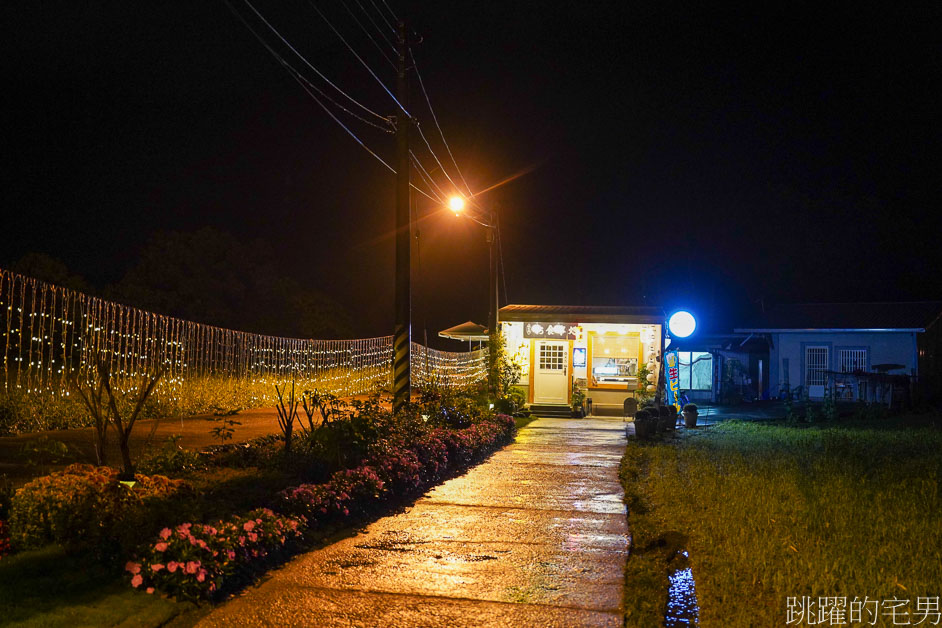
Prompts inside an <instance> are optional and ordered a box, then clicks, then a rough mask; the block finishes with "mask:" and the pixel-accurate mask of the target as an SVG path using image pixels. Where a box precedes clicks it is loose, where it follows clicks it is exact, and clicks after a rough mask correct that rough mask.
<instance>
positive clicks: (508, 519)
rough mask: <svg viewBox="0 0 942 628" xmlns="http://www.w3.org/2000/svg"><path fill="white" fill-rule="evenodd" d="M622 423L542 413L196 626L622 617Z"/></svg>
mask: <svg viewBox="0 0 942 628" xmlns="http://www.w3.org/2000/svg"><path fill="white" fill-rule="evenodd" d="M624 447H625V438H624V429H623V425H622V423H621V420H620V419H616V420H608V419H600V420H581V421H580V420H565V419H539V420H537V421H535V422H533V423H531V424H530V426H529V427H528V428H526V429H525V430H523V432H522V433H521V435H520V437H519V438H518V442H516V443H514V444H512V445H510V446H508V447H507V448H505V449H504V450H502V451H500V452H497V453H496V454H494V456H492V457H491V459H490V460H488V461H487V462H486V463H484V464H482V465H479V466H477V467H475V468H474V469H471V470H470V471H468V472H467V473H466V474H464V475H463V476H460V477H458V478H455V479H453V480H450V481H448V482H446V483H444V484H442V485H440V486H438V487H436V488H434V489H432V490H431V491H429V492H428V493H427V494H426V495H425V496H424V497H422V498H421V499H419V500H418V501H417V502H416V503H415V505H414V506H413V507H411V508H408V509H406V510H405V512H402V513H400V514H397V515H394V516H390V517H385V518H383V519H380V520H378V521H376V522H375V523H373V524H371V525H370V526H368V527H367V528H366V529H365V530H363V531H362V532H361V533H360V534H358V535H356V536H353V537H350V538H347V539H343V540H341V541H338V542H337V543H334V544H332V545H330V546H328V547H325V548H323V549H320V550H317V551H314V552H310V553H308V554H305V555H303V556H300V557H298V558H297V559H296V560H294V561H292V562H291V563H289V564H288V565H286V566H285V567H284V568H283V569H281V570H279V571H278V572H276V573H274V574H273V575H272V577H271V578H269V580H268V581H266V582H265V583H263V584H262V585H260V586H259V587H257V588H256V589H253V590H250V591H248V592H246V594H245V595H244V596H242V597H241V598H239V599H237V600H233V601H231V602H229V603H227V604H225V605H223V606H221V607H220V608H218V609H216V610H215V611H214V612H213V613H211V614H210V615H209V616H208V617H207V618H206V619H205V625H208V626H222V625H224V624H225V625H227V626H231V625H258V624H292V625H317V626H336V625H344V626H349V625H366V626H372V625H383V626H415V625H421V626H480V625H508V626H510V625H527V626H529V625H539V626H620V625H622V621H623V619H622V612H621V598H622V589H623V584H624V576H623V567H624V561H625V558H626V554H627V550H628V531H627V524H626V519H625V510H624V506H623V505H622V501H621V499H622V492H621V486H620V484H619V482H618V464H619V460H620V457H621V455H622V453H623V452H624Z"/></svg>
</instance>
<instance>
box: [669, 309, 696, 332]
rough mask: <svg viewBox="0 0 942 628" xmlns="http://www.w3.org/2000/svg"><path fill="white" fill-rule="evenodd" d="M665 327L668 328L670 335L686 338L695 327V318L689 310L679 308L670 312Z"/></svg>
mask: <svg viewBox="0 0 942 628" xmlns="http://www.w3.org/2000/svg"><path fill="white" fill-rule="evenodd" d="M667 329H668V330H670V332H671V336H676V337H677V338H686V337H687V336H689V335H690V334H692V333H693V332H694V330H696V329H697V319H695V318H694V317H693V314H691V313H690V312H687V311H685V310H679V311H677V312H674V313H673V314H671V317H670V319H668V321H667Z"/></svg>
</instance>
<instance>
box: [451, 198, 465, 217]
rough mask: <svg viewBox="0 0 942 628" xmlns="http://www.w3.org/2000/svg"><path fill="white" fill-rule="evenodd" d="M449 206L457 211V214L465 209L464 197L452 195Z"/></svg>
mask: <svg viewBox="0 0 942 628" xmlns="http://www.w3.org/2000/svg"><path fill="white" fill-rule="evenodd" d="M448 207H449V208H450V209H451V211H453V212H455V216H457V215H458V214H459V213H461V212H462V211H463V210H464V199H463V198H461V197H460V196H452V197H451V198H450V199H448Z"/></svg>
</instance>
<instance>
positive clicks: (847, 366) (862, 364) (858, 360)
mask: <svg viewBox="0 0 942 628" xmlns="http://www.w3.org/2000/svg"><path fill="white" fill-rule="evenodd" d="M838 357H839V364H840V369H841V373H853V372H855V371H866V370H867V350H866V349H841V350H840V352H839V353H838Z"/></svg>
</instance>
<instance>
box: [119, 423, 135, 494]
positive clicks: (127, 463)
mask: <svg viewBox="0 0 942 628" xmlns="http://www.w3.org/2000/svg"><path fill="white" fill-rule="evenodd" d="M130 436H131V430H128V431H127V433H124V434H119V438H118V444H119V445H120V447H121V464H122V466H123V467H124V468H123V469H122V470H121V474H120V475H119V476H118V479H119V480H123V481H125V482H132V481H133V480H134V465H133V464H131V448H130V447H129V443H128V441H129V440H130Z"/></svg>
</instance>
